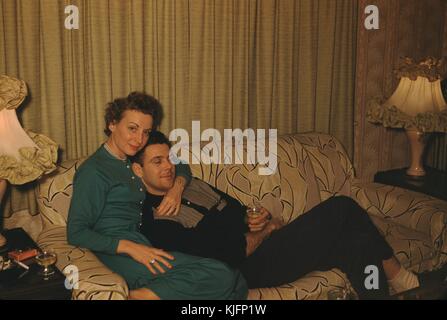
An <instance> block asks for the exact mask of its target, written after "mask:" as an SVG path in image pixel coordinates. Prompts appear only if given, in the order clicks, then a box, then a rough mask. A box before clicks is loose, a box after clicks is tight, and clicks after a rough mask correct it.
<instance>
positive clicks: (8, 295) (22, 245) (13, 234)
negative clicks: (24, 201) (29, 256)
mask: <svg viewBox="0 0 447 320" xmlns="http://www.w3.org/2000/svg"><path fill="white" fill-rule="evenodd" d="M3 234H4V235H5V237H6V239H7V240H8V249H9V251H13V250H19V249H20V250H23V249H32V248H38V246H37V244H36V243H35V242H34V241H33V240H32V239H31V238H30V236H29V235H28V234H27V233H26V232H25V231H24V230H23V229H22V228H16V229H11V230H4V232H3ZM25 264H27V265H28V266H29V267H30V268H29V270H28V271H26V270H25V269H23V268H21V267H18V266H14V267H13V268H11V269H8V270H3V271H0V299H2V300H67V299H70V298H71V290H67V289H66V288H65V276H64V275H63V274H62V273H61V272H60V271H59V270H57V269H56V272H55V274H54V275H52V276H51V277H50V279H48V280H44V279H43V277H42V276H41V275H39V274H38V271H39V270H40V266H39V265H37V263H35V262H34V261H25Z"/></svg>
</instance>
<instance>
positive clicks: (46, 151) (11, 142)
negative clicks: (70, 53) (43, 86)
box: [0, 76, 58, 184]
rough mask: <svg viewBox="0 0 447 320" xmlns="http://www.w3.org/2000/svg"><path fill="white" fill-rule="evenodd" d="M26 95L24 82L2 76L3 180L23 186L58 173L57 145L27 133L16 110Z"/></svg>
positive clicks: (0, 133) (0, 140) (0, 167)
mask: <svg viewBox="0 0 447 320" xmlns="http://www.w3.org/2000/svg"><path fill="white" fill-rule="evenodd" d="M26 95H27V90H26V85H25V82H23V81H21V80H18V79H14V78H11V77H8V76H0V179H5V180H8V181H9V182H10V183H11V184H24V183H27V182H30V181H33V180H35V179H38V178H39V177H41V176H42V175H44V174H47V173H50V172H51V171H53V170H54V169H56V161H57V149H58V146H57V144H56V143H55V142H54V141H52V140H51V139H49V138H47V137H46V136H44V135H41V134H36V133H33V132H31V131H25V130H24V129H23V128H22V126H21V125H20V122H19V120H18V119H17V114H16V111H15V109H16V108H17V107H18V106H19V105H20V104H21V103H22V102H23V100H24V99H25V97H26Z"/></svg>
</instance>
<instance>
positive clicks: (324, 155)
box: [294, 133, 354, 201]
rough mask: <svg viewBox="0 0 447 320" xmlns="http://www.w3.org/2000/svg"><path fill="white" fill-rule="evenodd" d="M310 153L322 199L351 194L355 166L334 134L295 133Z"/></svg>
mask: <svg viewBox="0 0 447 320" xmlns="http://www.w3.org/2000/svg"><path fill="white" fill-rule="evenodd" d="M294 138H295V139H297V140H298V141H299V142H300V143H301V144H302V146H303V147H304V149H305V150H306V151H307V153H308V154H309V158H310V161H311V162H312V167H313V171H314V173H315V177H316V180H317V182H318V189H319V190H320V197H321V201H324V200H326V199H328V198H330V197H332V196H336V195H345V196H348V197H349V196H350V195H351V180H352V178H354V167H353V166H352V163H351V160H349V157H348V155H347V153H346V151H345V149H344V148H343V146H342V145H341V143H340V142H339V141H338V140H337V139H336V138H335V137H333V136H331V135H328V134H322V133H305V134H299V135H294Z"/></svg>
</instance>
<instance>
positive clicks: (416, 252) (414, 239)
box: [370, 215, 439, 272]
mask: <svg viewBox="0 0 447 320" xmlns="http://www.w3.org/2000/svg"><path fill="white" fill-rule="evenodd" d="M370 217H371V220H372V221H373V223H374V224H375V225H376V226H377V228H378V229H379V231H380V233H382V235H383V236H384V237H385V239H386V241H387V242H388V243H389V244H390V246H391V247H392V248H393V251H394V254H395V255H396V257H397V259H398V260H399V261H400V262H401V263H402V265H403V266H404V267H405V268H408V269H411V270H412V271H415V272H422V271H425V270H431V269H433V268H434V267H435V266H436V262H437V259H436V255H437V254H438V253H439V251H438V250H436V249H435V248H434V247H433V244H432V241H431V240H430V236H429V235H428V234H425V233H421V232H418V231H416V230H414V229H410V228H407V227H404V226H402V225H400V224H398V223H396V222H393V221H390V220H389V219H384V218H380V217H377V216H374V215H370ZM434 258H435V259H434Z"/></svg>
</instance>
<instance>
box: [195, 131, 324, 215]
mask: <svg viewBox="0 0 447 320" xmlns="http://www.w3.org/2000/svg"><path fill="white" fill-rule="evenodd" d="M222 149H223V148H222ZM232 152H233V154H237V156H239V157H243V158H242V159H247V149H246V148H243V151H242V153H241V154H239V153H236V152H235V148H234V147H233V149H232ZM276 154H277V170H276V172H275V173H274V174H271V175H260V174H259V171H258V170H259V165H254V164H246V162H247V161H244V162H245V164H225V165H218V164H204V163H201V164H191V165H190V166H191V170H192V173H193V175H194V176H196V177H198V178H200V179H203V180H204V181H206V182H208V183H210V184H211V185H213V186H215V187H217V188H218V189H220V190H222V191H224V192H226V193H228V194H229V195H231V196H232V197H234V198H236V199H238V200H239V201H240V202H241V203H243V204H247V205H249V204H252V203H253V201H255V200H256V201H259V202H260V203H261V204H262V205H263V206H264V207H265V208H267V209H268V210H269V211H270V212H271V213H272V214H273V215H275V216H278V217H280V216H281V217H282V218H283V220H284V221H285V222H287V223H288V222H290V221H292V220H293V219H295V218H296V217H298V216H299V215H301V214H302V213H304V212H307V211H308V210H310V209H311V208H313V207H314V206H316V205H317V204H318V203H320V201H321V199H320V190H319V188H318V183H317V181H316V178H315V174H314V171H313V168H312V162H311V159H310V157H309V155H308V153H307V151H306V150H305V149H304V147H303V146H302V144H301V143H300V142H299V141H298V139H297V138H296V135H289V136H283V137H280V138H278V144H277V153H276ZM190 157H192V150H190Z"/></svg>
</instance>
